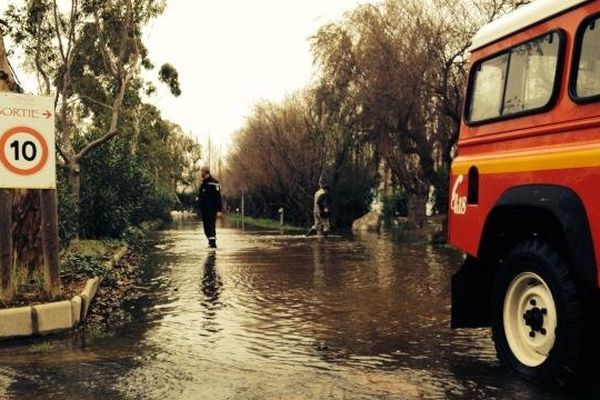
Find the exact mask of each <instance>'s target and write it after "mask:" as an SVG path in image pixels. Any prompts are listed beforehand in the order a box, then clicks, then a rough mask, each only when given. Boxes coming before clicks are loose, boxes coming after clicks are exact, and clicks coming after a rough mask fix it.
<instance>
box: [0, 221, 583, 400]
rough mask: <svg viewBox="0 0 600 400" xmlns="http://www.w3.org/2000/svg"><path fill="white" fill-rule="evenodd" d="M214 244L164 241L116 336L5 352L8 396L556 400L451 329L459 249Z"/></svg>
mask: <svg viewBox="0 0 600 400" xmlns="http://www.w3.org/2000/svg"><path fill="white" fill-rule="evenodd" d="M219 234H220V238H219V245H220V248H219V250H218V251H216V252H213V251H209V250H207V249H205V244H204V240H203V239H202V238H201V226H200V225H199V224H198V223H197V222H195V221H180V222H177V223H173V225H172V226H170V227H169V229H167V230H164V231H161V232H158V233H156V237H155V245H154V247H153V248H152V250H151V253H150V254H149V259H148V262H147V265H145V267H144V275H143V278H142V282H141V285H144V286H146V287H147V288H148V291H147V295H146V296H145V297H143V298H142V299H140V300H136V301H134V302H132V303H131V304H130V305H129V310H130V312H131V314H132V318H131V321H130V322H128V323H126V324H125V325H124V326H123V327H122V328H119V329H118V331H116V332H115V333H114V335H112V336H109V337H96V338H92V337H90V335H87V336H88V337H81V336H68V337H62V338H54V339H51V340H50V343H51V344H52V347H51V348H50V349H48V351H46V352H42V353H40V352H32V351H31V350H32V349H33V347H32V343H31V342H20V343H15V344H11V345H8V346H7V345H4V346H3V347H2V348H1V349H0V399H27V400H29V399H32V400H37V399H45V400H46V399H113V398H114V399H161V400H165V399H494V398H497V399H525V398H527V399H536V398H538V399H548V398H561V397H560V396H561V395H553V396H554V397H553V396H552V395H550V394H549V393H546V392H544V391H543V390H542V389H538V388H536V387H534V386H531V385H528V384H526V383H524V382H522V381H520V380H518V379H517V378H515V377H514V376H513V375H512V374H511V373H510V372H507V371H505V370H504V369H502V368H501V367H500V366H499V364H498V362H497V361H496V357H495V352H494V349H493V344H492V342H491V340H490V338H489V336H490V334H489V331H488V330H475V331H473V330H464V331H451V330H450V329H449V310H450V305H449V297H450V277H451V275H452V274H453V272H455V271H456V270H457V268H458V267H459V265H460V262H461V256H460V255H459V254H457V253H456V252H454V251H452V250H450V249H448V248H445V247H433V246H429V245H426V244H418V243H412V244H407V243H406V242H404V243H402V242H399V241H397V240H392V238H390V237H386V236H385V235H384V236H377V235H365V236H360V237H354V238H352V237H333V238H327V239H322V238H311V239H306V238H303V237H302V236H300V235H289V234H282V233H279V232H266V231H259V230H251V229H247V230H245V231H243V230H240V229H237V228H222V229H221V230H220V231H219ZM593 396H594V395H593V394H590V397H593ZM576 397H578V396H576ZM574 398H575V397H574ZM579 398H581V397H579Z"/></svg>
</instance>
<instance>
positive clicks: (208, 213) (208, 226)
mask: <svg viewBox="0 0 600 400" xmlns="http://www.w3.org/2000/svg"><path fill="white" fill-rule="evenodd" d="M202 225H204V234H205V235H206V238H207V239H208V245H209V246H210V247H212V248H215V247H217V212H216V211H213V210H203V211H202Z"/></svg>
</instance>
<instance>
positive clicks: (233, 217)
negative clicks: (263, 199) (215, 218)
mask: <svg viewBox="0 0 600 400" xmlns="http://www.w3.org/2000/svg"><path fill="white" fill-rule="evenodd" d="M225 220H226V221H229V222H238V223H241V222H242V216H241V215H239V214H226V215H225ZM244 223H245V224H248V225H252V226H256V227H258V228H265V229H280V230H284V231H298V232H300V231H304V230H306V228H303V227H300V226H294V225H287V224H286V225H281V224H280V223H279V221H276V220H274V219H267V218H252V217H244Z"/></svg>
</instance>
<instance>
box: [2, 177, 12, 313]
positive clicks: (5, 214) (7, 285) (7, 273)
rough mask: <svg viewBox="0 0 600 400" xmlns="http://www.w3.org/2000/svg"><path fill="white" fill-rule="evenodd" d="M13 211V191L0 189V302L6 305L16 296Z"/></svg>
mask: <svg viewBox="0 0 600 400" xmlns="http://www.w3.org/2000/svg"><path fill="white" fill-rule="evenodd" d="M11 211H12V191H10V190H9V189H0V300H1V301H3V302H6V303H9V302H10V301H11V300H12V297H13V295H14V293H13V289H14V286H13V275H14V272H13V268H14V263H13V258H12V232H11V229H10V228H11V225H12V223H11V220H12V216H11Z"/></svg>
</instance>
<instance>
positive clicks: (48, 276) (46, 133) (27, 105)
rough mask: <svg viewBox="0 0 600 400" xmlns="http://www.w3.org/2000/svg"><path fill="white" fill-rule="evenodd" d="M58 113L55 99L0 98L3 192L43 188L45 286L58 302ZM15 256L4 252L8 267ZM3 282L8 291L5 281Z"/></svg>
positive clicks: (8, 95) (4, 235) (0, 185)
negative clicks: (56, 139)
mask: <svg viewBox="0 0 600 400" xmlns="http://www.w3.org/2000/svg"><path fill="white" fill-rule="evenodd" d="M53 110H54V99H53V98H52V97H47V96H31V95H23V94H15V93H0V191H2V192H8V191H6V190H4V189H41V191H40V195H39V198H40V211H41V220H42V221H41V223H42V226H41V235H42V251H43V260H44V261H43V262H44V268H43V271H44V278H45V279H44V284H45V290H46V292H47V293H48V294H49V295H50V296H51V297H56V296H58V295H60V267H59V259H58V253H59V241H58V217H57V214H58V207H57V200H56V154H55V133H54V132H55V126H54V111H53ZM7 209H10V208H7ZM0 214H2V213H1V212H0ZM0 219H2V221H0V226H3V227H2V230H3V232H2V241H3V242H4V241H6V240H9V241H10V240H11V232H10V223H9V224H8V227H6V226H4V221H3V220H4V219H6V218H2V215H0ZM7 233H8V235H7ZM5 246H7V247H8V248H9V249H10V247H11V246H10V243H3V245H2V246H0V247H1V248H2V249H5V248H6V247H5ZM10 257H11V256H5V254H4V250H2V263H3V264H4V263H5V262H7V263H8V262H10V263H11V264H12V260H11V259H10ZM7 270H8V271H10V270H12V266H11V268H10V269H6V265H3V271H7ZM2 281H3V286H4V279H3V280H2ZM7 282H8V278H7ZM2 289H6V288H4V287H3V288H2Z"/></svg>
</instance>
